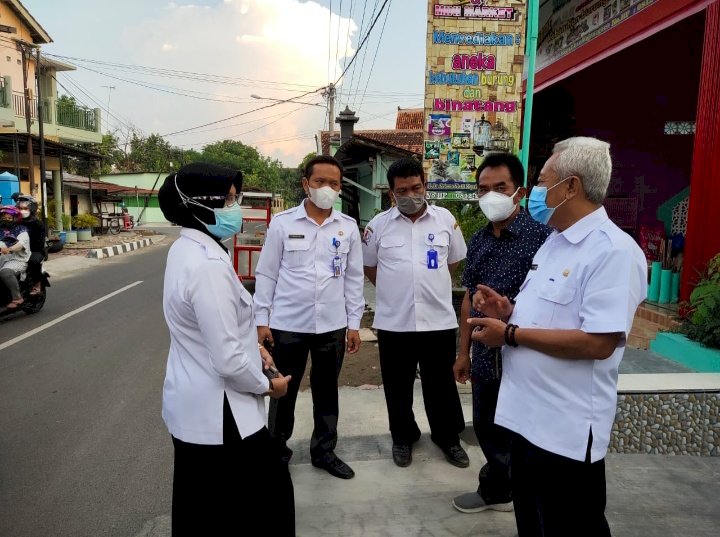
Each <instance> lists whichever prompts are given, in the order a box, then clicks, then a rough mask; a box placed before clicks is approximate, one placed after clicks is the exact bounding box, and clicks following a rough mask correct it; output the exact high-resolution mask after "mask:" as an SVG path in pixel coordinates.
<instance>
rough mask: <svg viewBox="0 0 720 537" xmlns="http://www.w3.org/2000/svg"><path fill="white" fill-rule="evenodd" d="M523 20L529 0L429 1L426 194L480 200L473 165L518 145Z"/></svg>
mask: <svg viewBox="0 0 720 537" xmlns="http://www.w3.org/2000/svg"><path fill="white" fill-rule="evenodd" d="M525 24H526V4H525V2H524V1H519V0H429V1H428V29H427V45H426V50H427V52H426V54H427V55H426V58H427V69H426V74H425V75H426V76H425V121H426V124H427V128H426V129H425V147H424V154H423V157H424V160H423V163H424V166H425V170H426V173H427V178H428V199H446V200H458V201H464V200H473V199H477V189H476V183H475V170H476V169H477V166H478V165H479V164H480V163H481V162H482V160H483V158H484V157H485V156H486V155H487V154H488V153H491V152H499V151H500V152H511V153H516V152H517V148H518V144H519V141H520V123H521V118H522V72H523V62H524V59H525V57H524V53H525Z"/></svg>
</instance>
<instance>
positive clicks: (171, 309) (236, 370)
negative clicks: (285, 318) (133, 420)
mask: <svg viewBox="0 0 720 537" xmlns="http://www.w3.org/2000/svg"><path fill="white" fill-rule="evenodd" d="M163 311H164V313H165V320H166V322H167V325H168V329H169V331H170V352H169V355H168V362H167V370H166V374H165V384H164V386H163V408H162V415H163V419H164V420H165V423H166V425H167V427H168V430H169V431H170V434H172V435H173V436H174V437H176V438H178V439H180V440H182V441H184V442H190V443H193V444H210V445H219V444H222V443H223V394H227V398H228V402H229V403H230V408H231V410H232V413H233V416H234V418H235V422H236V423H237V427H238V431H239V432H240V435H241V436H242V437H243V438H244V437H246V436H249V435H252V434H254V433H255V432H257V431H259V430H260V429H262V428H263V427H264V426H265V402H264V398H263V396H262V394H264V393H265V392H267V390H268V388H269V381H268V379H267V378H266V377H265V375H264V374H263V373H262V359H261V358H260V351H259V350H258V344H257V332H256V330H255V326H254V322H253V306H252V297H251V296H250V294H249V293H248V292H247V290H246V289H245V288H244V287H243V286H242V284H241V283H240V281H239V279H238V277H237V274H236V273H235V270H234V269H233V266H232V263H231V262H230V257H229V255H228V254H227V252H226V251H225V250H223V248H222V247H221V246H220V245H219V244H218V243H216V242H215V241H214V240H213V239H212V238H210V237H209V236H207V235H205V234H204V233H202V232H200V231H197V230H194V229H188V228H183V229H182V230H181V232H180V238H179V239H178V240H177V241H175V243H174V244H173V245H172V246H171V248H170V251H169V252H168V259H167V267H166V269H165V283H164V290H163Z"/></svg>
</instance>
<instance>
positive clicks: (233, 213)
mask: <svg viewBox="0 0 720 537" xmlns="http://www.w3.org/2000/svg"><path fill="white" fill-rule="evenodd" d="M213 212H214V213H215V223H214V224H205V222H203V224H204V225H205V227H206V228H207V230H208V231H209V232H210V233H212V234H213V235H215V236H216V237H217V238H218V239H220V240H225V239H229V238H230V237H232V236H233V235H235V234H236V233H240V230H241V229H242V209H241V208H240V206H239V205H237V204H235V205H233V206H232V207H223V208H222V209H213Z"/></svg>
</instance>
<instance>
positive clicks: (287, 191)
mask: <svg viewBox="0 0 720 537" xmlns="http://www.w3.org/2000/svg"><path fill="white" fill-rule="evenodd" d="M196 160H200V161H202V162H209V163H212V164H218V165H220V166H227V167H228V168H234V169H238V170H241V171H242V172H243V178H244V185H245V186H249V187H255V188H259V189H261V190H264V191H266V192H272V193H273V194H276V195H279V196H282V197H283V199H284V200H285V201H287V202H289V203H292V202H293V201H294V200H295V199H296V195H295V192H294V183H295V182H296V181H297V178H296V177H295V174H294V173H293V171H291V170H288V169H286V168H283V165H282V163H281V162H280V161H278V160H276V159H272V158H270V157H266V156H263V155H262V154H261V153H260V152H259V151H258V150H257V149H256V148H254V147H252V146H249V145H245V144H243V143H242V142H240V141H237V140H223V141H221V142H215V143H214V144H210V145H207V146H205V148H204V149H203V151H202V153H200V154H199V156H198V158H197V159H196Z"/></svg>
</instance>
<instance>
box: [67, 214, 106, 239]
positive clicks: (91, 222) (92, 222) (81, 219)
mask: <svg viewBox="0 0 720 537" xmlns="http://www.w3.org/2000/svg"><path fill="white" fill-rule="evenodd" d="M72 225H73V227H74V228H75V229H77V239H78V240H79V241H91V240H92V228H93V227H96V226H98V225H100V222H99V221H98V219H97V217H95V216H94V215H92V214H88V213H85V214H79V215H77V216H75V217H73V219H72Z"/></svg>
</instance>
